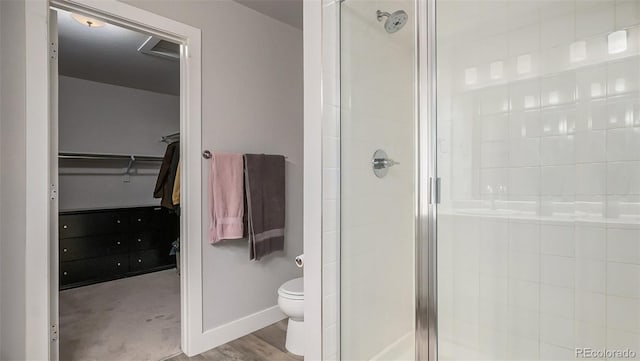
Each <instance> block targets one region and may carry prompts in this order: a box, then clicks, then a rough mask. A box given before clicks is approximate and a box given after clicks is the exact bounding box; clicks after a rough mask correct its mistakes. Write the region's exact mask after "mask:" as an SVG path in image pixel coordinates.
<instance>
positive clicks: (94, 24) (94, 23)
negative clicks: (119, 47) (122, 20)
mask: <svg viewBox="0 0 640 361" xmlns="http://www.w3.org/2000/svg"><path fill="white" fill-rule="evenodd" d="M71 17H72V18H73V20H75V21H77V22H79V23H80V24H82V25H84V26H87V27H90V28H101V27H103V26H105V25H106V24H105V22H104V21H100V20H98V19H94V18H90V17H88V16H84V15H80V14H71Z"/></svg>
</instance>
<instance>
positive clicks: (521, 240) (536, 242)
mask: <svg viewBox="0 0 640 361" xmlns="http://www.w3.org/2000/svg"><path fill="white" fill-rule="evenodd" d="M509 250H511V251H518V252H530V253H538V252H540V225H539V224H536V223H525V222H515V221H512V222H509Z"/></svg>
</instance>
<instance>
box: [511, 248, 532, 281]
mask: <svg viewBox="0 0 640 361" xmlns="http://www.w3.org/2000/svg"><path fill="white" fill-rule="evenodd" d="M539 274H540V256H539V255H538V254H534V253H521V252H510V253H509V275H510V276H511V277H513V278H514V279H518V280H522V281H532V282H539V279H540V275H539Z"/></svg>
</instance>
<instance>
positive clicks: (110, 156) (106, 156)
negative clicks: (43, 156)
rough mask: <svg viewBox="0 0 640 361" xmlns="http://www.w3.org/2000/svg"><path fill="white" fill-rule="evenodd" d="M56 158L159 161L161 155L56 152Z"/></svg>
mask: <svg viewBox="0 0 640 361" xmlns="http://www.w3.org/2000/svg"><path fill="white" fill-rule="evenodd" d="M58 159H97V160H133V161H136V162H156V161H157V162H160V161H162V159H163V157H159V156H151V155H135V154H131V155H126V154H96V153H58Z"/></svg>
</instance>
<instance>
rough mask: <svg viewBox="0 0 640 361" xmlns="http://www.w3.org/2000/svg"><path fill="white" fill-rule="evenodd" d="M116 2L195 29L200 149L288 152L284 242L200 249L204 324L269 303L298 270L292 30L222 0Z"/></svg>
mask: <svg viewBox="0 0 640 361" xmlns="http://www.w3.org/2000/svg"><path fill="white" fill-rule="evenodd" d="M126 2H127V3H130V4H132V5H134V6H137V7H139V8H143V9H145V10H149V11H152V12H154V13H157V14H159V15H162V16H165V17H168V18H172V19H175V20H177V21H180V22H183V23H186V24H189V25H192V26H195V27H197V28H200V29H202V64H203V69H202V71H203V74H202V92H203V93H202V98H203V109H202V112H203V113H202V119H203V126H202V139H203V147H204V148H205V149H210V150H211V151H216V150H219V151H228V152H242V153H271V154H283V155H286V156H288V160H287V170H286V171H287V174H286V177H287V193H286V196H287V224H286V228H287V232H286V235H285V239H286V241H285V252H284V253H279V254H274V255H271V256H269V257H266V258H265V259H264V260H262V261H259V262H250V261H249V259H248V258H249V256H248V253H247V252H248V250H247V244H246V242H244V241H229V242H224V243H222V244H220V245H216V246H211V245H209V244H208V243H205V244H203V255H202V259H203V282H204V291H203V303H204V305H205V308H204V310H203V315H204V316H203V317H204V320H203V321H204V329H205V330H208V329H212V328H215V327H218V326H221V325H224V324H227V323H229V322H232V321H234V320H237V319H239V318H241V317H245V316H249V315H251V314H253V313H256V312H260V311H263V310H266V309H269V308H272V307H276V304H277V293H276V291H277V289H278V287H279V286H280V285H281V284H282V283H283V282H285V281H287V280H289V279H292V278H295V277H300V276H301V272H300V271H299V270H298V269H297V268H296V267H295V265H294V263H293V259H294V257H295V256H296V255H297V254H300V253H302V169H303V164H302V162H303V158H302V152H303V150H302V145H303V133H302V131H303V115H302V105H303V103H302V85H303V84H302V31H300V30H299V29H296V28H294V27H292V26H289V25H286V24H283V23H281V22H279V21H277V20H274V19H271V18H269V17H266V16H264V15H262V14H260V13H257V12H255V11H253V10H250V9H248V8H246V7H244V6H242V5H240V4H238V3H236V2H233V1H230V0H229V1H181V2H180V6H179V7H178V6H176V5H175V2H174V1H144V0H127V1H126ZM216 14H217V15H216ZM202 165H203V167H204V169H205V171H204V172H203V174H204V175H203V182H204V183H205V184H206V183H207V182H208V172H207V171H206V169H208V167H209V161H206V160H203V163H202ZM205 194H206V192H205ZM206 203H207V202H203V210H202V211H203V215H204V216H205V222H203V230H202V231H203V235H206V232H207V230H208V226H209V225H208V222H207V221H206V219H207V217H208V210H207V207H206ZM203 239H206V237H203Z"/></svg>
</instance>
